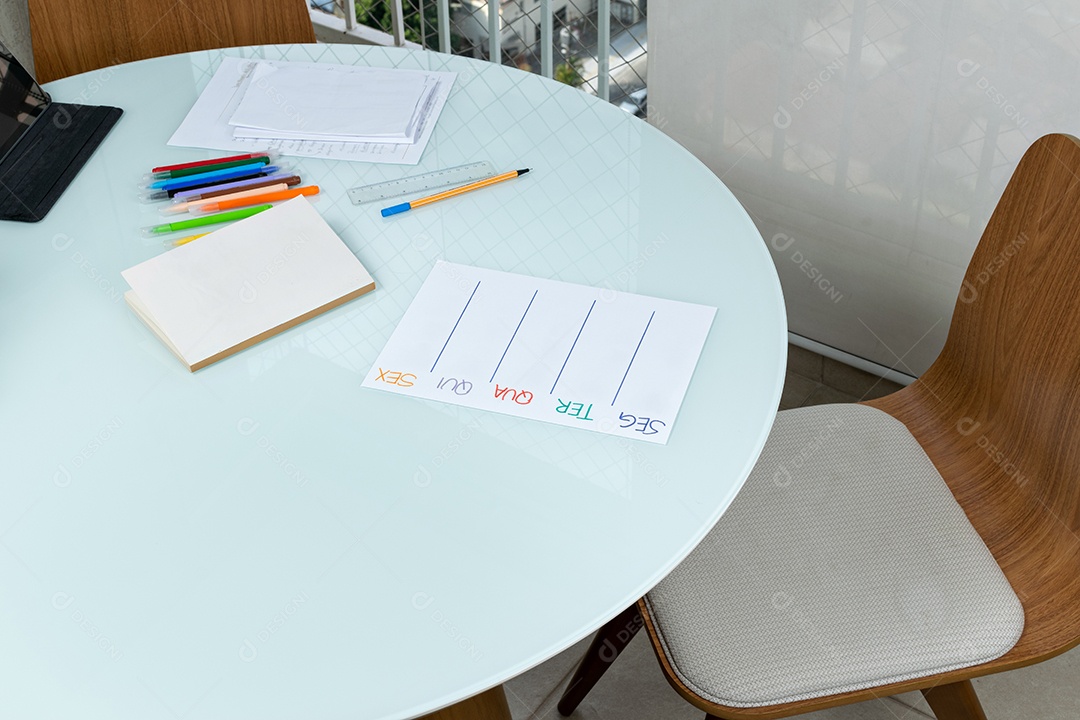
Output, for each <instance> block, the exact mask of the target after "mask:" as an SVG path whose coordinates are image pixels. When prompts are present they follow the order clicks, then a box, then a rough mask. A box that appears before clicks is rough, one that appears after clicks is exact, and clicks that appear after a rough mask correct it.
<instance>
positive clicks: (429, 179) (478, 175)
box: [349, 160, 495, 205]
mask: <svg viewBox="0 0 1080 720" xmlns="http://www.w3.org/2000/svg"><path fill="white" fill-rule="evenodd" d="M489 177H495V167H494V166H493V165H492V164H491V163H489V162H488V161H486V160H485V161H484V162H477V163H470V164H469V165H459V166H458V167H452V168H446V169H445V170H436V171H435V172H429V173H424V174H423V175H413V176H412V177H406V178H401V179H400V180H387V181H386V182H380V183H375V184H374V185H361V186H360V187H354V188H352V189H351V190H349V199H350V200H352V202H353V205H362V204H364V203H369V202H375V201H376V200H389V199H390V198H396V197H401V196H402V195H412V194H414V193H422V192H425V191H427V190H434V189H436V188H441V187H446V186H447V185H464V184H466V183H470V182H475V181H477V180H484V179H485V178H489Z"/></svg>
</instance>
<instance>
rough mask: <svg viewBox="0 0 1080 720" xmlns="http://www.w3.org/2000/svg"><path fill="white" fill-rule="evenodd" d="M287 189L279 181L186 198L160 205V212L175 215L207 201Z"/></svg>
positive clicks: (189, 210)
mask: <svg viewBox="0 0 1080 720" xmlns="http://www.w3.org/2000/svg"><path fill="white" fill-rule="evenodd" d="M288 189H289V186H288V185H286V184H285V183H283V182H281V183H277V184H276V185H267V186H266V187H258V188H252V189H251V190H240V191H238V192H234V193H229V194H228V195H222V196H221V197H216V198H211V199H208V200H186V201H183V202H174V203H173V204H172V205H166V206H164V207H162V208H161V214H162V215H176V214H179V213H183V212H193V210H192V208H197V207H199V206H201V205H205V204H206V203H209V202H221V201H222V200H233V199H235V198H241V197H251V196H252V195H265V194H266V193H270V192H277V191H278V190H288Z"/></svg>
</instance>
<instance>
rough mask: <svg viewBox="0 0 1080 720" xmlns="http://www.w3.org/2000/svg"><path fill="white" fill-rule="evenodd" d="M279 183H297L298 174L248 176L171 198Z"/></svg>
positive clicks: (194, 197)
mask: <svg viewBox="0 0 1080 720" xmlns="http://www.w3.org/2000/svg"><path fill="white" fill-rule="evenodd" d="M279 183H285V184H286V185H289V186H290V187H291V186H293V185H299V184H300V176H299V175H291V174H289V173H287V172H286V173H275V174H274V175H261V176H259V177H254V178H249V179H247V180H237V181H235V182H229V183H223V184H221V185H210V186H208V187H202V188H192V189H191V190H181V191H180V192H178V193H176V194H175V195H173V200H174V201H189V200H205V199H206V198H212V197H217V196H218V195H227V194H229V193H233V192H238V191H240V190H251V189H252V188H258V187H265V186H267V185H277V184H279ZM158 192H161V191H158ZM143 199H144V200H147V201H153V200H163V199H165V198H164V197H161V198H158V197H153V196H151V195H144V196H143Z"/></svg>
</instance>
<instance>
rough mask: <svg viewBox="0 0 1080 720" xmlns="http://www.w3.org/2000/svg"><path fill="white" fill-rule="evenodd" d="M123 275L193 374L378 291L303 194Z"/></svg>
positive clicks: (131, 301)
mask: <svg viewBox="0 0 1080 720" xmlns="http://www.w3.org/2000/svg"><path fill="white" fill-rule="evenodd" d="M121 274H122V275H123V277H124V280H126V281H127V283H128V285H130V286H131V290H129V291H128V292H127V293H125V294H124V299H125V300H126V301H127V303H128V305H129V306H131V309H132V310H134V311H135V314H136V315H138V316H139V318H140V319H141V320H142V321H143V322H144V323H146V325H147V326H148V327H149V328H150V329H151V330H152V331H153V332H154V334H155V335H157V336H158V338H159V339H160V340H161V341H162V342H163V343H165V345H166V346H167V347H168V348H169V349H170V350H171V351H172V352H173V353H174V354H175V355H176V356H177V357H178V358H180V360H181V361H182V362H183V363H184V364H185V365H186V366H187V368H188V369H189V370H191V371H192V372H194V371H195V370H200V369H202V368H204V367H206V366H207V365H210V364H211V363H214V362H217V361H218V360H221V359H223V358H226V357H228V356H229V355H232V354H233V353H235V352H238V351H240V350H243V349H245V348H248V347H251V346H252V345H254V344H255V343H258V342H261V341H263V340H265V339H267V338H269V337H272V336H274V335H276V334H278V333H280V332H282V331H285V330H288V329H289V328H291V327H294V326H295V325H299V324H300V323H302V322H304V321H305V320H309V319H311V318H313V317H315V316H316V315H319V314H320V313H323V312H326V311H327V310H331V309H333V308H335V307H337V306H339V305H342V304H344V303H346V302H348V301H349V300H352V299H354V298H357V297H360V296H361V295H363V294H364V293H367V292H370V291H372V290H374V289H375V281H374V280H372V278H371V275H370V274H368V271H367V270H365V269H364V266H363V265H362V264H361V263H360V261H359V260H357V259H356V256H354V255H353V254H352V252H351V251H350V250H349V248H348V247H346V246H345V243H343V242H342V241H341V238H339V237H338V236H337V235H336V234H335V233H334V231H333V230H332V229H331V228H330V226H329V225H327V224H326V221H325V220H323V219H322V217H321V216H320V215H319V213H318V212H317V211H316V210H315V209H314V208H313V207H312V206H311V204H310V203H309V202H308V200H307V198H305V197H303V196H301V197H297V198H293V199H292V200H289V201H288V202H285V203H282V204H281V205H278V206H277V207H274V208H271V209H270V210H266V211H265V212H262V213H259V214H258V215H253V216H252V217H250V218H247V219H245V220H241V221H240V222H238V223H235V224H233V225H229V226H228V227H225V228H222V229H221V230H217V231H216V232H213V233H211V234H210V235H207V236H206V237H203V238H200V239H198V240H195V241H193V242H190V243H187V244H186V245H181V246H180V247H177V248H174V249H172V250H170V251H168V252H166V253H163V254H161V255H159V256H157V257H155V258H151V259H150V260H147V261H146V262H143V263H140V264H139V265H136V266H135V267H133V268H129V269H128V270H125V271H124V272H123V273H121Z"/></svg>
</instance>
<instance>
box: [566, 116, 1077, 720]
mask: <svg viewBox="0 0 1080 720" xmlns="http://www.w3.org/2000/svg"><path fill="white" fill-rule="evenodd" d="M861 405H863V406H869V407H871V408H876V409H877V410H880V411H883V412H884V413H887V414H888V415H889V416H892V418H896V419H898V420H899V421H900V422H902V423H903V425H904V426H906V428H907V430H908V431H910V435H912V436H914V439H915V440H917V442H918V445H920V446H921V448H922V449H923V450H924V451H925V454H926V456H928V457H929V459H930V460H931V461H932V462H933V466H934V467H936V470H937V472H938V473H940V476H941V477H942V478H943V479H944V481H945V483H946V484H947V486H948V489H949V490H951V492H952V495H953V496H955V498H956V500H957V501H958V502H959V505H960V506H961V507H962V508H963V512H964V514H966V516H967V519H968V520H970V525H971V526H973V527H974V529H975V530H976V531H977V532H978V535H979V536H980V537H981V538H982V541H983V542H985V545H986V547H987V548H988V549H989V551H990V552H991V553H992V555H993V558H994V559H995V560H996V561H997V564H998V565H999V566H1000V568H1001V570H1002V571H1003V572H1004V575H1005V577H1006V578H1007V579H1008V583H1009V584H1010V585H1011V587H1012V589H1013V590H1014V591H1015V593H1016V597H1018V598H1019V600H1020V602H1021V604H1022V606H1023V615H1024V618H1023V631H1022V634H1020V635H1019V640H1018V641H1016V642H1015V645H1013V646H1012V647H1011V649H1009V650H1008V651H1007V652H1004V654H1003V655H1001V656H1000V657H996V658H995V659H992V660H989V661H988V662H982V663H981V664H977V665H974V666H970V667H963V668H959V669H953V670H949V671H946V672H940V673H934V674H930V675H925V676H923V677H916V678H911V679H907V680H903V681H898V682H892V683H888V684H883V685H880V686H877V687H870V688H863V689H858V690H853V691H849V692H844V693H840V694H833V695H829V696H824V697H814V698H809V699H802V700H799V701H794V702H787V703H782V704H774V705H768V706H759V707H731V706H725V705H721V704H717V703H715V702H710V701H709V700H706V699H704V698H702V697H701V696H700V695H699V694H698V693H696V692H695V691H694V690H692V689H691V688H689V687H688V686H687V684H686V683H685V682H683V680H682V679H681V678H680V676H679V673H678V672H677V669H676V668H673V667H672V663H671V661H670V657H669V653H668V652H666V651H665V648H664V646H663V634H662V633H661V632H658V628H657V626H656V623H655V620H656V618H655V617H654V616H653V615H652V614H651V613H650V603H649V602H648V598H649V596H646V598H643V599H642V601H640V602H639V603H638V604H637V606H635V607H631V608H628V609H627V610H626V611H625V612H624V613H623V614H622V615H620V616H619V617H617V618H616V619H615V620H613V621H612V622H611V623H608V625H606V626H605V627H604V628H602V629H601V630H600V632H599V633H598V634H597V636H596V638H595V639H594V641H593V644H592V646H591V647H590V649H589V651H588V653H587V654H586V656H585V658H584V659H583V661H582V663H581V666H580V667H579V668H578V670H577V672H576V673H575V674H574V676H573V678H572V680H571V682H570V684H569V686H568V687H567V690H566V691H565V693H564V695H563V698H562V700H561V702H560V704H559V710H560V712H561V713H562V714H563V715H568V714H570V713H571V712H572V711H573V709H574V708H575V707H576V706H577V704H578V703H579V702H580V701H581V700H582V699H583V698H584V696H585V694H586V693H587V692H588V691H589V689H591V687H592V686H593V685H594V684H595V683H596V681H597V680H598V679H599V678H600V676H601V675H602V674H603V672H604V671H605V670H606V669H607V667H608V666H609V665H610V664H611V662H613V661H614V659H615V658H616V657H617V656H618V653H619V652H620V651H621V650H622V649H623V648H624V647H625V646H626V644H627V643H628V642H629V640H630V639H631V638H632V637H633V636H634V633H636V632H637V630H638V629H639V628H641V627H642V626H644V627H645V628H646V630H647V633H648V635H649V637H650V639H651V640H652V643H653V647H654V649H655V650H656V653H657V657H658V658H659V660H660V665H661V667H662V669H663V672H664V674H665V675H666V677H667V679H668V682H669V683H670V684H671V685H672V686H673V687H674V688H675V690H676V691H678V692H679V693H680V694H681V695H682V696H683V697H684V698H685V699H686V700H688V701H689V702H690V703H692V704H694V705H695V706H696V707H698V708H700V709H702V710H704V711H705V712H706V713H708V717H721V718H732V719H738V720H761V719H767V718H779V717H786V716H790V715H797V714H801V713H807V712H812V711H815V710H821V709H824V708H828V707H833V706H837V705H843V704H847V703H855V702H860V701H863V700H869V699H873V698H879V697H882V696H888V695H894V694H898V693H902V692H907V691H911V690H920V691H922V693H923V695H924V696H925V697H926V700H927V702H928V703H929V704H930V706H931V708H932V709H933V710H934V713H935V714H936V715H937V716H938V717H939V718H943V719H946V718H947V719H956V720H959V719H961V718H966V719H970V720H978V719H984V718H985V715H984V714H983V711H982V708H981V707H980V705H979V701H978V698H977V697H976V695H975V691H974V689H973V687H972V684H971V682H970V680H971V678H974V677H979V676H982V675H988V674H990V673H996V672H1001V671H1004V670H1011V669H1014V668H1019V667H1024V666H1026V665H1031V664H1033V663H1037V662H1041V661H1043V660H1046V659H1049V658H1051V657H1054V656H1055V655H1058V654H1060V653H1063V652H1065V651H1066V650H1069V649H1070V648H1072V647H1074V646H1076V645H1077V644H1078V643H1080V539H1078V538H1080V535H1078V530H1080V142H1078V141H1077V139H1075V138H1073V137H1070V136H1067V135H1048V136H1046V137H1043V138H1041V139H1039V140H1038V141H1037V142H1035V144H1034V145H1032V147H1031V148H1030V149H1029V150H1028V151H1027V153H1025V155H1024V157H1023V158H1022V160H1021V161H1020V164H1019V166H1018V167H1017V169H1016V172H1015V173H1014V175H1013V177H1012V179H1011V181H1010V182H1009V184H1008V187H1007V188H1006V189H1005V193H1004V195H1003V196H1002V198H1001V200H1000V202H999V203H998V206H997V208H996V210H995V211H994V213H993V216H992V217H991V218H990V222H989V224H988V225H987V227H986V231H985V232H984V233H983V236H982V239H981V240H980V242H979V245H978V247H977V249H976V251H975V254H974V256H973V257H972V259H971V263H970V265H969V267H968V270H967V273H966V275H965V278H964V281H963V285H962V286H961V290H960V295H959V299H958V301H957V303H956V308H955V311H954V314H953V318H952V326H951V328H950V331H949V335H948V340H947V342H946V344H945V347H944V349H943V350H942V351H941V354H940V356H939V357H938V358H937V360H936V361H935V362H934V364H933V366H932V367H930V369H929V370H927V371H926V373H925V374H924V375H923V376H922V377H921V378H919V379H918V381H916V382H915V383H914V384H912V385H910V386H909V387H907V388H904V389H903V390H900V391H899V392H896V393H893V394H892V395H889V396H886V397H884V398H881V399H878V400H873V401H870V402H867V403H862V404H861ZM832 407H849V408H850V407H858V406H832ZM791 412H800V411H787V412H784V413H780V415H779V416H778V423H780V421H781V419H782V418H785V417H786V416H787V415H788V413H791ZM890 422H891V421H890ZM775 432H776V430H775V426H774V434H775ZM842 432H847V429H845V430H843V431H842ZM772 440H773V438H772V436H770V443H771V442H772ZM767 447H768V446H767ZM763 455H764V454H763ZM755 472H756V470H755ZM796 476H797V473H796ZM751 478H753V475H752V476H751ZM747 485H748V486H749V481H748V483H747ZM743 492H746V488H745V487H744V490H743ZM740 497H741V495H740ZM737 502H739V499H738V498H737V499H736V503H737ZM950 502H951V500H950ZM727 519H728V516H727V515H725V516H724V517H723V518H721V520H720V522H719V523H718V525H717V528H720V527H721V526H722V525H723V524H724V523H725V521H726V520H727ZM713 532H714V533H715V532H717V530H716V529H714V531H713ZM695 552H697V551H695ZM691 557H693V556H691ZM684 564H685V563H684ZM680 567H681V566H680ZM720 582H723V578H722V577H721V580H720ZM654 592H655V591H654ZM650 595H652V593H650ZM763 612H764V610H763ZM710 650H711V651H713V652H716V653H724V652H725V650H726V649H725V648H723V647H716V648H711V649H710Z"/></svg>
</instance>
